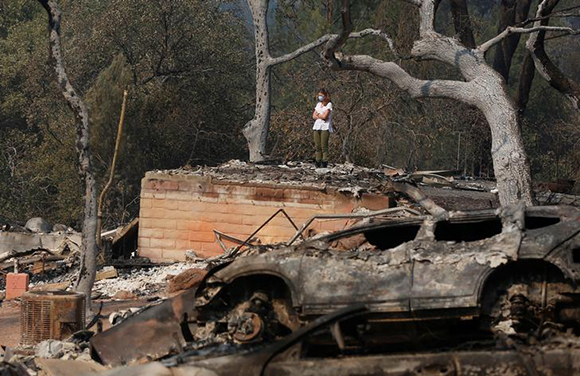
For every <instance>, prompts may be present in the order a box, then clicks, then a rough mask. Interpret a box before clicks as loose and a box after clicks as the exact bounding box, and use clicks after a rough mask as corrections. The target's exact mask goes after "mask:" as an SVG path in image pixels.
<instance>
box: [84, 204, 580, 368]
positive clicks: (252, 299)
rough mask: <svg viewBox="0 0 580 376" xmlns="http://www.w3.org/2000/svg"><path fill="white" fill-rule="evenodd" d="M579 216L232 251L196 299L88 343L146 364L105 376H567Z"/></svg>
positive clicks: (421, 223)
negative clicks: (371, 375) (154, 374)
mask: <svg viewBox="0 0 580 376" xmlns="http://www.w3.org/2000/svg"><path fill="white" fill-rule="evenodd" d="M579 215H580V212H579V211H578V209H575V208H572V207H564V206H562V207H557V206H552V207H529V208H524V207H523V206H514V207H508V208H504V209H502V210H480V211H474V212H471V213H467V212H465V213H463V212H451V213H447V215H446V216H442V217H440V218H435V217H434V216H431V215H414V216H406V217H398V218H391V219H389V218H379V219H375V220H373V221H365V222H362V223H361V222H359V223H357V224H355V225H354V226H352V227H350V228H347V229H344V230H342V231H338V232H335V233H331V234H326V235H323V236H319V237H317V238H316V239H310V240H305V241H302V242H299V243H297V244H295V245H292V246H285V245H282V244H278V245H260V246H251V247H248V248H243V249H241V250H237V252H235V251H236V250H234V251H232V252H230V253H229V254H228V255H227V257H223V258H222V260H221V262H219V261H218V260H216V261H218V262H216V263H215V267H214V268H212V269H211V270H210V271H209V272H208V275H207V277H206V278H204V280H203V281H202V282H201V284H200V285H199V286H198V287H197V288H193V289H191V290H189V291H187V292H185V293H183V294H181V295H178V296H176V297H174V298H172V299H170V300H167V301H164V302H162V303H160V304H157V305H155V306H152V307H150V308H147V309H145V310H142V311H141V312H140V313H138V314H135V315H132V316H130V317H128V318H127V319H126V320H124V321H123V322H121V323H120V324H118V325H115V326H114V327H113V328H111V329H109V330H108V331H105V332H103V333H100V334H97V335H95V336H94V337H92V338H91V339H90V345H91V348H92V351H93V352H92V354H93V359H95V360H97V361H98V362H99V363H101V364H104V365H107V366H113V367H117V366H121V365H124V364H139V363H143V362H146V363H149V364H147V365H141V366H138V365H135V366H133V367H129V368H115V369H114V370H113V371H111V373H110V374H112V375H129V374H131V372H136V373H139V372H143V373H145V372H148V370H153V369H156V370H163V372H172V371H171V370H179V371H180V372H184V373H185V374H188V373H190V374H196V373H195V372H202V371H203V372H207V374H208V375H260V374H263V375H293V374H296V373H304V374H312V375H315V374H335V375H358V374H365V372H367V373H368V372H369V370H370V369H373V370H375V371H376V372H378V373H376V374H390V373H389V372H391V371H392V370H394V369H397V370H402V371H401V372H402V373H401V374H423V373H427V370H430V369H431V367H433V365H434V364H435V365H436V367H439V368H437V369H438V370H440V369H448V370H449V369H450V370H457V369H458V368H457V367H460V368H461V369H462V370H467V369H471V370H472V371H470V372H471V373H470V372H467V373H466V374H485V375H506V374H507V375H510V374H513V375H519V374H526V373H527V372H529V370H530V369H534V370H535V371H536V372H537V374H541V375H544V374H546V375H548V374H556V375H558V374H574V373H577V372H578V371H580V364H578V363H577V362H576V361H574V360H573V359H576V357H577V356H579V355H580V339H579V338H578V334H579V333H580V332H579V329H580V322H579V321H578V310H580V306H579V304H578V301H579V299H578V296H579V294H580V291H579V290H578V288H577V286H578V284H577V283H575V282H574V281H576V280H577V277H575V275H578V274H577V273H579V272H580V268H578V267H577V266H576V265H575V263H574V262H573V257H572V256H573V254H574V250H575V249H577V248H578V247H580V236H579V234H580V223H578V221H577V218H578V216H579ZM547 239H550V240H547ZM135 333H139V334H138V335H136V334H135ZM149 338H155V341H149V340H148V339H149ZM522 354H525V358H526V361H525V362H522V361H521V359H522V356H523V355H522ZM155 360H156V362H152V361H155ZM313 370H315V371H313ZM377 370H381V371H382V372H383V373H380V372H379V371H377ZM427 374H428V373H427ZM443 374H446V373H445V372H443Z"/></svg>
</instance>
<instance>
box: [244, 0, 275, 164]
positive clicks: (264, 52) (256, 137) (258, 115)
mask: <svg viewBox="0 0 580 376" xmlns="http://www.w3.org/2000/svg"><path fill="white" fill-rule="evenodd" d="M248 5H249V6H250V10H251V11H252V20H253V21H254V38H255V46H256V47H255V48H256V109H255V113H254V118H253V119H252V120H250V121H249V122H248V123H247V124H246V125H245V126H244V130H243V132H244V137H245V138H246V141H247V142H248V149H249V152H250V161H251V162H258V161H261V160H263V159H264V157H265V155H266V140H267V138H268V128H269V125H270V97H271V94H270V70H271V62H270V60H271V59H270V49H269V47H268V23H267V17H268V0H248Z"/></svg>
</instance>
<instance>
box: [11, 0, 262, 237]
mask: <svg viewBox="0 0 580 376" xmlns="http://www.w3.org/2000/svg"><path fill="white" fill-rule="evenodd" d="M31 4H32V5H31ZM59 4H60V6H61V10H62V13H63V19H62V41H63V48H64V57H65V61H66V66H67V72H68V74H69V77H70V78H71V81H72V82H73V84H74V85H75V87H76V88H77V90H78V91H79V92H80V93H81V95H82V96H83V97H84V99H85V102H86V103H87V105H88V107H89V113H90V120H91V148H92V151H93V161H94V169H95V173H96V176H97V181H98V182H99V183H98V185H99V187H102V186H103V184H104V181H105V179H106V178H108V171H109V168H110V163H111V160H112V157H113V149H114V143H115V137H116V132H117V123H118V120H119V113H120V108H121V101H122V93H123V90H124V89H125V88H128V90H129V99H128V108H127V113H126V122H125V135H124V138H123V144H122V148H121V155H120V159H119V163H118V165H117V169H116V174H115V184H114V187H113V189H112V190H111V191H110V193H109V194H108V196H107V197H108V200H107V202H106V203H105V204H106V205H105V213H106V217H105V218H104V226H105V228H106V227H111V226H117V225H118V224H119V223H122V222H127V221H128V220H130V219H131V218H132V217H134V216H136V215H137V214H138V207H139V202H138V197H139V189H140V180H141V178H142V177H143V175H144V173H145V172H146V171H148V170H152V169H162V168H175V167H180V166H183V165H187V164H198V163H200V164H204V163H208V164H215V163H219V162H222V161H224V160H227V159H230V158H241V157H243V155H244V149H245V147H244V146H245V144H244V142H243V141H242V136H241V127H242V126H243V124H244V123H245V121H246V120H247V119H248V118H249V117H251V114H249V113H248V110H249V109H250V107H249V106H246V105H247V104H248V101H249V98H250V94H251V87H250V85H251V81H250V80H251V77H249V75H248V74H246V72H248V69H249V64H250V63H251V59H250V58H249V57H250V56H251V52H250V51H248V50H247V49H243V48H240V46H244V45H247V43H248V32H247V29H246V28H245V27H244V25H243V23H242V22H241V20H240V19H239V18H237V16H236V15H235V14H234V11H235V9H232V12H230V11H226V10H223V9H220V4H221V3H218V2H214V1H209V2H189V1H182V0H169V1H150V2H142V1H134V0H75V1H67V0H62V1H60V2H59ZM0 17H2V18H1V20H2V23H1V24H0V188H1V189H2V190H3V192H5V193H7V194H5V195H3V196H1V197H0V216H4V217H8V218H12V219H15V220H25V219H26V218H29V217H31V216H43V217H46V218H48V219H49V220H51V221H53V222H64V223H66V224H69V225H76V226H78V225H80V219H81V218H82V216H81V214H82V194H83V192H82V184H81V182H80V181H79V177H78V172H77V157H76V151H75V148H74V140H75V125H74V121H75V120H74V117H73V115H72V112H71V111H70V109H69V108H68V107H67V105H66V103H65V102H64V100H63V99H62V94H61V93H60V91H59V89H58V88H57V87H56V83H55V77H54V74H53V72H52V69H51V66H50V65H49V64H48V56H47V44H48V42H47V40H48V36H47V34H46V30H47V29H46V14H45V12H44V10H43V9H42V8H41V7H40V6H39V5H38V3H37V2H29V1H20V0H18V1H15V2H14V3H11V4H9V5H4V3H2V5H0ZM2 33H4V34H2Z"/></svg>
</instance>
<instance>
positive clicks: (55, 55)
mask: <svg viewBox="0 0 580 376" xmlns="http://www.w3.org/2000/svg"><path fill="white" fill-rule="evenodd" d="M39 2H40V4H42V6H43V7H44V9H45V10H46V12H47V13H48V25H49V46H50V59H51V61H52V64H53V65H54V70H55V72H56V76H57V81H58V85H59V87H60V88H61V90H62V94H63V96H64V98H65V99H66V101H67V103H68V105H69V106H70V108H71V109H72V110H73V113H74V115H75V118H76V130H77V132H76V143H75V145H76V149H77V154H78V163H79V175H80V178H81V179H83V180H84V184H85V197H84V219H83V228H82V245H81V269H80V271H79V276H78V279H77V281H76V285H75V288H76V290H77V291H80V292H82V293H84V294H85V296H86V302H87V308H88V309H89V310H90V304H91V290H92V288H93V284H94V282H95V273H96V255H97V242H96V231H97V190H96V184H95V178H94V175H93V170H92V166H91V151H90V148H89V114H88V111H87V107H86V106H85V104H84V102H83V100H82V99H81V98H80V97H79V95H78V94H77V92H76V90H75V89H74V87H73V86H72V85H71V83H70V81H69V79H68V76H67V73H66V70H65V66H64V59H63V57H62V49H61V44H60V19H61V13H60V10H59V8H58V4H57V3H56V1H54V0H39Z"/></svg>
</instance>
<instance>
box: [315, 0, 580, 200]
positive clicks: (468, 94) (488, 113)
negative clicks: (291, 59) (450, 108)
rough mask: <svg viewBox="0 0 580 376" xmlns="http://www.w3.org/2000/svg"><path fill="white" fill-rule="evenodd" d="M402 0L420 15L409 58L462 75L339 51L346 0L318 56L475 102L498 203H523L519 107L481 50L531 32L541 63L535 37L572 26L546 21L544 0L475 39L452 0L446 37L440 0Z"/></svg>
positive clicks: (335, 65)
mask: <svg viewBox="0 0 580 376" xmlns="http://www.w3.org/2000/svg"><path fill="white" fill-rule="evenodd" d="M404 1H406V2H407V3H410V4H412V5H413V6H415V7H416V8H417V10H418V12H419V20H420V21H419V38H418V39H417V40H415V41H414V42H413V48H412V50H411V58H413V59H415V60H434V61H438V62H442V63H445V64H447V65H449V66H451V67H453V68H455V69H456V70H457V71H458V72H459V73H460V74H461V76H462V80H444V79H432V80H423V79H418V78H416V77H413V76H411V75H410V74H409V73H408V72H406V71H405V70H404V69H403V68H402V67H401V66H400V65H399V64H397V63H396V62H394V61H383V60H380V59H377V58H374V57H372V56H368V55H348V54H345V53H343V51H342V50H341V49H342V47H343V46H344V44H345V43H346V41H347V39H348V36H349V35H350V33H351V31H352V29H353V26H352V22H351V17H350V1H349V0H343V1H342V9H341V17H342V30H341V33H340V34H339V35H337V36H335V37H333V38H331V40H329V41H328V42H327V43H326V45H325V48H324V53H323V57H324V59H325V61H326V62H327V64H328V66H329V67H330V68H331V69H334V70H356V71H365V72H369V73H371V74H374V75H376V76H379V77H384V78H386V79H388V80H390V81H391V82H393V83H394V84H395V85H397V86H398V87H399V88H401V89H402V90H404V91H406V92H407V93H408V94H409V95H410V96H411V97H413V98H446V99H453V100H457V101H460V102H463V103H466V104H468V105H471V106H473V107H476V108H478V109H479V110H480V111H481V112H482V113H483V115H484V116H485V118H486V120H487V122H488V124H489V127H490V130H491V142H492V147H491V155H492V160H493V166H494V173H495V177H496V179H497V187H498V191H499V200H500V203H501V205H507V204H511V203H515V202H518V201H520V200H523V201H524V202H525V203H526V204H527V205H530V204H532V203H533V192H532V184H531V177H530V167H529V162H528V158H527V155H526V152H525V150H524V145H523V141H522V134H521V129H520V122H519V119H520V116H519V113H518V108H517V106H516V104H515V102H514V100H513V99H512V98H511V97H510V95H509V91H508V88H507V85H506V80H505V78H504V76H502V74H501V73H499V72H498V71H497V70H495V69H494V68H493V67H492V66H491V65H490V64H488V63H487V62H486V60H485V55H486V53H487V52H488V51H489V50H490V48H492V47H493V46H496V45H497V44H500V43H502V41H504V40H506V39H507V38H509V37H511V36H513V35H516V34H532V35H531V37H530V39H529V40H528V50H529V51H530V54H532V56H533V60H534V62H535V65H536V67H537V68H541V67H542V59H541V58H540V57H539V56H538V55H535V54H537V53H538V48H536V47H535V46H537V45H538V43H537V42H534V39H537V38H539V35H543V34H540V33H545V32H546V31H558V32H562V33H569V34H573V33H577V31H575V30H573V29H571V28H569V27H560V26H548V25H547V21H546V20H547V19H549V15H548V14H546V13H545V7H546V6H547V4H550V3H551V2H556V3H557V0H543V1H541V2H540V4H539V6H538V14H537V17H536V18H534V19H532V20H529V21H523V22H522V24H515V25H513V26H506V27H505V29H503V30H502V31H501V32H500V33H499V34H498V35H497V36H495V37H494V38H491V39H490V40H487V41H485V42H483V43H481V44H479V45H478V44H476V42H475V39H474V38H473V34H472V32H471V30H470V25H469V22H468V20H469V16H468V11H467V4H466V1H465V0H451V1H452V7H451V9H452V13H453V17H454V20H455V22H454V25H455V28H456V31H457V37H449V36H446V35H443V34H441V33H440V32H438V31H436V30H435V25H434V22H435V14H436V11H437V7H438V5H439V3H440V0H404ZM530 23H533V24H532V26H530V27H526V25H528V24H530ZM375 34H377V35H381V36H382V37H383V38H384V39H385V40H386V41H388V42H389V43H388V47H389V48H390V49H391V51H392V52H393V54H394V55H395V56H396V57H399V56H400V54H399V53H398V51H397V50H396V48H395V47H394V44H393V43H392V42H391V39H390V38H389V37H388V35H386V34H384V33H383V32H380V31H376V33H375ZM508 53H510V52H508ZM511 54H512V55H513V52H511ZM540 71H541V72H542V75H544V74H546V75H547V70H546V69H544V70H542V69H540ZM551 83H552V82H551ZM553 86H554V85H553Z"/></svg>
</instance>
